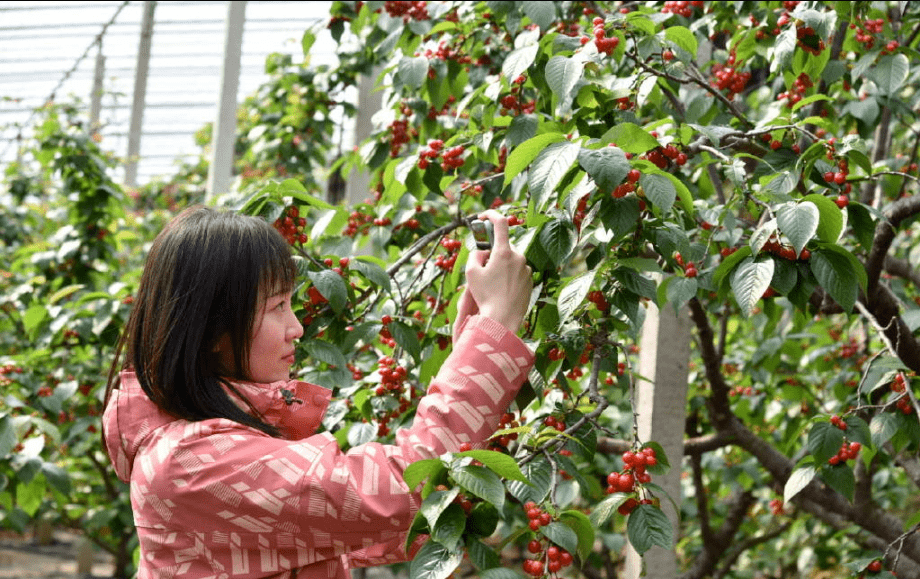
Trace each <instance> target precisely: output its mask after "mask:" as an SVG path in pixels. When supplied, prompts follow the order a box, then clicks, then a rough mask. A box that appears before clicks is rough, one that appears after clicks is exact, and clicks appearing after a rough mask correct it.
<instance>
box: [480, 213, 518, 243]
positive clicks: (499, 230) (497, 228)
mask: <svg viewBox="0 0 920 579" xmlns="http://www.w3.org/2000/svg"><path fill="white" fill-rule="evenodd" d="M479 218H480V219H488V220H489V221H491V222H492V236H493V239H492V249H501V250H502V251H504V250H506V249H511V244H510V243H509V242H508V218H507V217H505V216H504V215H502V214H501V213H499V212H498V211H495V210H494V209H489V210H488V211H485V212H483V213H480V214H479Z"/></svg>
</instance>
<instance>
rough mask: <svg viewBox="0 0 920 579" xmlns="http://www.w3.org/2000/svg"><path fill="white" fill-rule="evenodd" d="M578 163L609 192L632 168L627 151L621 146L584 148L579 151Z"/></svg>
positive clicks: (599, 186)
mask: <svg viewBox="0 0 920 579" xmlns="http://www.w3.org/2000/svg"><path fill="white" fill-rule="evenodd" d="M578 163H579V164H580V165H581V166H582V168H584V170H585V172H587V173H588V175H589V176H590V177H591V178H592V179H594V182H595V183H596V184H597V186H598V188H600V189H601V191H603V192H604V193H607V194H609V193H611V192H612V191H613V190H614V189H615V188H616V187H617V185H619V184H620V183H622V182H623V179H625V178H626V175H627V174H628V173H629V170H630V169H631V166H630V164H629V161H628V160H627V159H626V153H625V152H624V151H623V149H621V148H619V147H601V148H600V149H582V150H581V151H580V152H579V153H578Z"/></svg>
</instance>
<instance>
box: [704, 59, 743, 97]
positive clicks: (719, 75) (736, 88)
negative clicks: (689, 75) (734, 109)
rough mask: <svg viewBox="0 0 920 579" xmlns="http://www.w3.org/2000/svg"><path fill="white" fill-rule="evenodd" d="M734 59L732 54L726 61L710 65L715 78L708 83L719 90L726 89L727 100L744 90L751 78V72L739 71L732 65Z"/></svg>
mask: <svg viewBox="0 0 920 579" xmlns="http://www.w3.org/2000/svg"><path fill="white" fill-rule="evenodd" d="M734 60H735V59H734V55H733V54H732V55H730V56H729V62H728V63H726V64H722V63H721V62H717V63H715V64H713V65H712V75H713V76H714V77H715V79H714V80H713V81H712V82H711V83H710V84H711V85H712V86H713V87H715V88H717V89H719V90H721V91H728V94H727V95H726V97H727V98H728V100H733V99H734V98H735V95H737V94H738V93H741V92H744V89H745V88H746V87H747V83H748V82H749V81H750V80H751V73H750V72H747V71H744V72H739V71H738V68H737V67H736V66H735V65H734Z"/></svg>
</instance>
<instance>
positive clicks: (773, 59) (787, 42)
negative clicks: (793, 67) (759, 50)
mask: <svg viewBox="0 0 920 579" xmlns="http://www.w3.org/2000/svg"><path fill="white" fill-rule="evenodd" d="M797 42H798V39H797V38H796V35H795V27H788V28H786V29H785V30H783V31H782V32H781V33H780V35H779V36H777V37H776V40H775V41H774V42H773V49H772V50H769V51H767V58H768V59H769V61H770V72H772V73H776V72H781V71H783V70H787V69H788V68H789V65H790V64H791V63H792V56H793V55H794V54H795V47H796V43H797ZM771 52H772V56H771V54H770V53H771Z"/></svg>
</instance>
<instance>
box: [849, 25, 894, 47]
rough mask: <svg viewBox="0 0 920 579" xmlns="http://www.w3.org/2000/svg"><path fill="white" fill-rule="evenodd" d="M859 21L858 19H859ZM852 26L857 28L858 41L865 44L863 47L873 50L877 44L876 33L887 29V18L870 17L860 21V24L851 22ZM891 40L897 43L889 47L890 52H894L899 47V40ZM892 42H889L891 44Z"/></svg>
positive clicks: (856, 36) (854, 28)
mask: <svg viewBox="0 0 920 579" xmlns="http://www.w3.org/2000/svg"><path fill="white" fill-rule="evenodd" d="M857 22H858V21H857ZM850 28H851V29H853V30H856V35H855V38H856V42H858V43H860V44H862V45H863V48H864V49H866V50H871V49H872V47H874V46H875V36H874V35H875V34H881V33H882V32H884V30H885V20H884V19H883V18H876V19H874V20H873V19H871V18H870V19H868V20H864V21H862V22H860V23H859V24H857V23H853V24H850ZM891 42H894V43H895V46H894V47H893V48H891V49H889V52H893V51H894V50H896V49H897V40H893V41H891ZM891 42H889V43H888V45H889V46H891Z"/></svg>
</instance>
